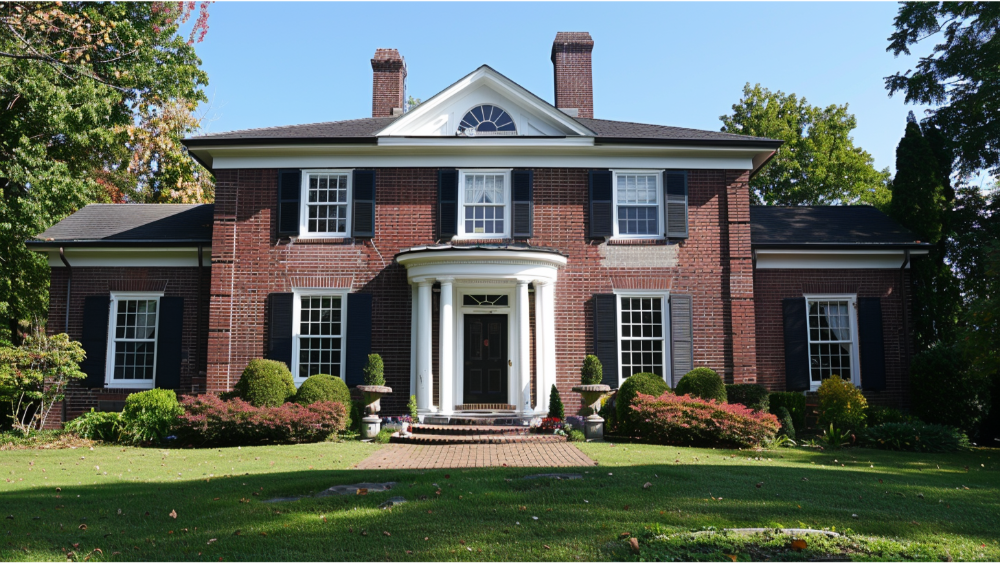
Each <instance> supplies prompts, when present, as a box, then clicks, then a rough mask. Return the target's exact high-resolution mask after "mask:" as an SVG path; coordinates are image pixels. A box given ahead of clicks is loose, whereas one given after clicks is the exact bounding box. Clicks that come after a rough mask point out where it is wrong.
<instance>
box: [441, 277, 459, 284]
mask: <svg viewBox="0 0 1000 563" xmlns="http://www.w3.org/2000/svg"><path fill="white" fill-rule="evenodd" d="M437 281H439V282H441V284H442V285H443V284H452V283H455V278H438V279H437Z"/></svg>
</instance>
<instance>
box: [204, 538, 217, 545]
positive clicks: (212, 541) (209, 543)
mask: <svg viewBox="0 0 1000 563" xmlns="http://www.w3.org/2000/svg"><path fill="white" fill-rule="evenodd" d="M217 541H219V539H218V538H212V539H210V540H208V543H207V544H206V545H212V544H213V543H215V542H217Z"/></svg>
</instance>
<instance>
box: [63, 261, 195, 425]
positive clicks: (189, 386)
mask: <svg viewBox="0 0 1000 563" xmlns="http://www.w3.org/2000/svg"><path fill="white" fill-rule="evenodd" d="M205 265H206V268H204V271H203V277H202V292H201V305H202V312H201V326H200V327H199V326H198V323H197V320H198V268H73V285H72V291H71V293H72V296H71V302H70V314H69V335H70V337H71V338H73V339H74V340H79V339H80V338H81V337H82V336H83V334H82V333H83V302H84V299H85V298H86V297H87V296H89V295H108V294H109V293H110V292H112V291H162V292H163V294H164V295H165V296H175V297H183V298H184V336H183V339H182V342H181V354H182V358H181V386H180V389H178V393H179V394H180V393H190V392H192V390H194V391H200V390H202V389H203V388H204V371H205V365H206V357H207V346H206V339H205V337H204V335H205V333H206V330H207V327H208V303H209V295H208V290H209V277H210V276H209V270H208V268H207V266H208V256H207V249H206V256H205ZM67 275H68V271H67V270H66V268H52V283H51V286H50V288H49V322H48V326H47V330H48V332H49V334H56V333H60V332H63V329H64V328H65V319H66V277H67ZM199 373H201V374H202V375H201V376H199ZM134 392H136V390H125V389H117V390H116V389H100V388H95V389H90V388H86V387H83V386H82V385H80V384H79V383H77V382H74V383H73V384H71V385H70V387H69V389H68V390H67V393H66V416H67V418H66V419H67V420H69V419H72V418H74V417H76V416H78V415H80V414H82V413H84V412H87V411H89V410H90V409H91V408H92V407H93V408H97V402H98V401H100V400H104V401H124V400H125V397H127V396H128V395H129V394H130V393H134ZM56 408H58V407H56ZM57 421H58V419H57ZM54 422H55V421H54Z"/></svg>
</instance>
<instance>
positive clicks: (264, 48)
mask: <svg viewBox="0 0 1000 563" xmlns="http://www.w3.org/2000/svg"><path fill="white" fill-rule="evenodd" d="M896 11H897V5H896V4H894V3H889V2H841V3H818V2H817V3H793V2H781V3H753V2H740V3H722V2H708V3H680V2H677V3H590V2H588V3H573V2H558V3H527V2H512V3H460V2H448V3H387V2H375V3H333V2H301V3H298V2H296V3H293V2H283V3H271V2H253V3H244V2H219V3H216V4H213V5H212V6H211V8H210V12H211V17H210V19H209V24H210V26H211V29H210V31H209V33H208V35H207V37H206V38H205V41H204V42H202V43H199V44H198V45H197V46H196V48H197V51H198V54H199V55H200V56H201V58H202V61H203V68H204V69H205V70H206V71H207V72H208V74H209V79H210V84H209V86H208V88H207V90H206V92H207V94H208V96H209V98H210V99H211V100H212V101H211V103H210V105H209V106H208V107H206V108H204V111H205V112H206V115H207V119H206V123H205V130H206V132H220V131H229V130H234V129H246V128H252V127H267V126H274V125H290V124H296V123H313V122H320V121H336V120H341V119H354V118H359V117H368V116H370V115H371V84H372V82H371V62H370V60H371V57H372V55H373V54H374V52H375V49H376V48H379V47H389V48H396V49H399V51H400V53H401V54H402V55H403V56H404V57H405V58H406V62H407V68H408V71H409V76H408V79H407V92H408V93H409V94H411V95H413V96H415V97H418V98H423V99H426V98H429V97H430V96H432V95H433V94H435V93H437V92H438V91H440V90H442V89H443V88H445V87H447V86H448V85H449V84H451V83H452V82H454V81H455V80H457V79H458V78H461V77H462V76H464V75H465V74H467V73H469V72H471V71H472V70H474V69H475V68H476V67H478V66H479V65H481V64H484V63H485V64H489V65H490V66H492V67H493V68H495V69H496V70H498V71H500V72H501V73H503V74H505V75H506V76H508V77H509V78H511V79H513V80H514V81H516V82H518V83H519V84H521V85H522V86H524V87H525V88H527V89H528V90H531V91H532V92H534V93H535V94H537V95H538V96H540V97H542V98H544V99H545V100H548V101H549V102H552V99H553V92H552V63H551V62H550V60H549V53H550V49H551V45H552V40H553V38H555V35H556V32H557V31H589V32H590V34H591V35H592V36H593V38H594V41H595V47H594V54H593V71H594V114H595V117H598V118H603V119H616V120H622V121H637V122H642V123H656V124H663V125H675V126H680V127H693V128H697V129H708V130H718V129H719V127H720V125H721V123H720V122H719V116H720V115H723V114H724V113H728V112H729V111H730V108H731V106H732V105H733V104H734V103H736V102H738V101H739V98H740V94H741V92H742V88H743V85H744V83H746V82H750V83H751V84H754V83H758V82H759V83H760V84H761V85H763V86H765V87H767V88H769V89H771V90H782V91H784V92H786V93H791V92H794V93H796V94H798V95H800V96H804V97H805V98H806V99H807V100H808V101H809V102H810V103H811V104H813V105H820V106H826V105H830V104H844V103H847V104H849V105H850V108H849V109H850V111H851V112H852V113H854V114H855V115H856V116H857V119H858V128H857V129H855V130H854V140H855V144H856V145H858V146H861V147H863V148H864V149H866V150H867V151H868V152H870V153H871V154H872V155H873V156H874V157H875V165H876V166H877V167H878V168H884V167H887V166H888V167H890V168H893V163H894V160H895V149H896V144H897V143H898V142H899V139H900V137H901V136H902V134H903V130H904V128H905V120H906V113H907V112H908V111H909V110H911V109H914V110H915V112H916V113H917V115H918V117H919V116H920V115H921V109H922V108H914V107H913V106H907V105H904V104H903V99H902V97H900V96H896V97H894V98H889V97H888V95H887V93H886V91H885V89H884V87H883V80H882V78H883V77H885V76H888V75H890V74H892V73H894V72H896V71H897V70H900V71H902V70H906V69H908V68H911V67H912V65H913V63H914V62H915V59H916V56H911V57H901V58H899V59H894V57H893V56H892V54H891V53H887V52H886V51H885V48H886V46H887V44H888V41H887V37H888V36H889V35H890V34H891V33H892V29H893V28H892V21H893V17H894V16H895V14H896ZM916 54H919V53H918V52H915V55H916Z"/></svg>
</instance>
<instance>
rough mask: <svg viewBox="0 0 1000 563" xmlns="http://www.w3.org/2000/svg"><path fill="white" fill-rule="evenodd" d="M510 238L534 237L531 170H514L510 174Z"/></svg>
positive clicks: (533, 189)
mask: <svg viewBox="0 0 1000 563" xmlns="http://www.w3.org/2000/svg"><path fill="white" fill-rule="evenodd" d="M510 183H511V188H512V189H511V193H512V194H513V197H511V202H512V204H513V207H514V210H513V213H512V215H513V217H512V219H511V225H512V230H511V236H512V237H513V238H531V237H532V236H534V226H535V222H534V214H535V202H534V199H535V187H534V186H535V173H534V171H532V170H515V171H514V172H512V173H511V182H510Z"/></svg>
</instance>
